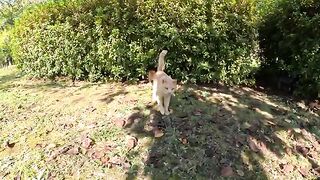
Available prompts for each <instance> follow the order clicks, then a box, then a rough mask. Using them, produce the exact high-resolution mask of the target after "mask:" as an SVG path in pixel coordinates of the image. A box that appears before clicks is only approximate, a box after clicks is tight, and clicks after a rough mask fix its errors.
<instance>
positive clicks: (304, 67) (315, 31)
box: [259, 0, 320, 97]
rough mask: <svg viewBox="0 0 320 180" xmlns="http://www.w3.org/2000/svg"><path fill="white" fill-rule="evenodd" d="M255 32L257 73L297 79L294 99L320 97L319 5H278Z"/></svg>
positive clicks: (313, 0) (311, 1)
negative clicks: (260, 54) (258, 50)
mask: <svg viewBox="0 0 320 180" xmlns="http://www.w3.org/2000/svg"><path fill="white" fill-rule="evenodd" d="M259 30H260V33H259V34H260V44H261V46H260V47H261V49H262V52H263V57H264V61H263V63H262V70H261V72H262V73H264V74H267V72H271V73H268V74H269V75H270V74H273V75H275V76H278V75H279V74H280V73H283V72H285V73H287V74H288V75H289V76H290V77H297V78H298V84H297V89H296V91H295V93H296V94H297V95H299V96H307V97H308V96H309V97H317V96H318V97H320V96H319V95H320V1H319V0H305V1H301V0H282V1H279V2H278V3H276V6H275V8H274V9H273V10H272V11H269V12H268V13H266V16H264V17H263V21H262V23H261V27H260V28H259Z"/></svg>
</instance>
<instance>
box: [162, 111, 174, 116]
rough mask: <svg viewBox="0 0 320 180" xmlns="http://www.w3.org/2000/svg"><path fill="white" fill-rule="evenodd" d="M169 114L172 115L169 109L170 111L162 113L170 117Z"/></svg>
mask: <svg viewBox="0 0 320 180" xmlns="http://www.w3.org/2000/svg"><path fill="white" fill-rule="evenodd" d="M171 113H172V110H171V109H170V110H166V111H165V112H164V114H165V115H167V116H168V115H170V114H171Z"/></svg>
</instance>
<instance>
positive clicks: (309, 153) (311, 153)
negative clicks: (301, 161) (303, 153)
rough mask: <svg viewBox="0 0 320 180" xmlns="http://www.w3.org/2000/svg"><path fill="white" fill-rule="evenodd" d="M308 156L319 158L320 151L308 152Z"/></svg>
mask: <svg viewBox="0 0 320 180" xmlns="http://www.w3.org/2000/svg"><path fill="white" fill-rule="evenodd" d="M308 156H309V157H311V158H313V159H318V153H317V152H316V151H310V152H308Z"/></svg>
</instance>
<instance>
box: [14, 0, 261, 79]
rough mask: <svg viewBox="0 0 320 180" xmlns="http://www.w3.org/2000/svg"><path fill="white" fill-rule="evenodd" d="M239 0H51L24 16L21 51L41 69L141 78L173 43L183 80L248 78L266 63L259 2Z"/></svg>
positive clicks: (26, 66) (176, 72)
mask: <svg viewBox="0 0 320 180" xmlns="http://www.w3.org/2000/svg"><path fill="white" fill-rule="evenodd" d="M239 2H240V1H239ZM239 2H235V1H231V0H230V1H223V0H219V1H202V0H188V1H180V0H157V1H154V0H109V1H105V0H88V1H85V0H72V1H58V2H57V1H56V2H49V3H45V4H42V5H38V6H36V7H34V8H31V9H29V10H27V11H25V12H24V13H23V15H22V17H21V18H20V19H19V20H18V21H16V27H15V31H14V39H13V44H12V46H13V54H14V58H15V60H17V61H18V62H19V67H21V68H22V70H24V71H26V72H28V73H30V74H32V75H34V76H39V77H48V78H54V77H56V76H71V77H72V78H76V79H87V78H89V79H90V80H93V81H96V80H99V79H101V78H103V77H108V78H111V79H116V80H136V79H138V78H140V77H143V76H145V75H146V73H147V72H146V71H147V69H148V68H150V67H154V66H155V65H156V58H157V55H158V53H159V52H160V51H161V49H168V50H169V53H168V55H167V71H168V73H169V74H171V75H173V76H174V77H176V78H178V79H179V80H182V81H191V82H195V81H198V82H209V81H217V80H220V81H223V82H226V83H235V84H239V83H247V82H250V81H251V80H252V79H251V75H252V74H253V73H254V72H255V71H256V69H257V68H258V67H259V60H258V57H257V53H258V41H257V32H256V28H255V24H256V22H255V21H256V18H255V17H254V15H255V8H254V7H255V6H254V5H253V4H252V3H251V1H250V0H247V1H241V3H239Z"/></svg>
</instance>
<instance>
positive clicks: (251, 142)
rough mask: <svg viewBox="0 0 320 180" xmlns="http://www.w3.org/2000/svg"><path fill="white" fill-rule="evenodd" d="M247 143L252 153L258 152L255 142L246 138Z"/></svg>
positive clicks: (249, 137) (250, 138)
mask: <svg viewBox="0 0 320 180" xmlns="http://www.w3.org/2000/svg"><path fill="white" fill-rule="evenodd" d="M247 141H248V144H249V147H250V149H251V150H252V151H254V152H258V151H259V148H258V146H257V142H256V140H255V139H254V138H253V137H251V136H248V138H247Z"/></svg>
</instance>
